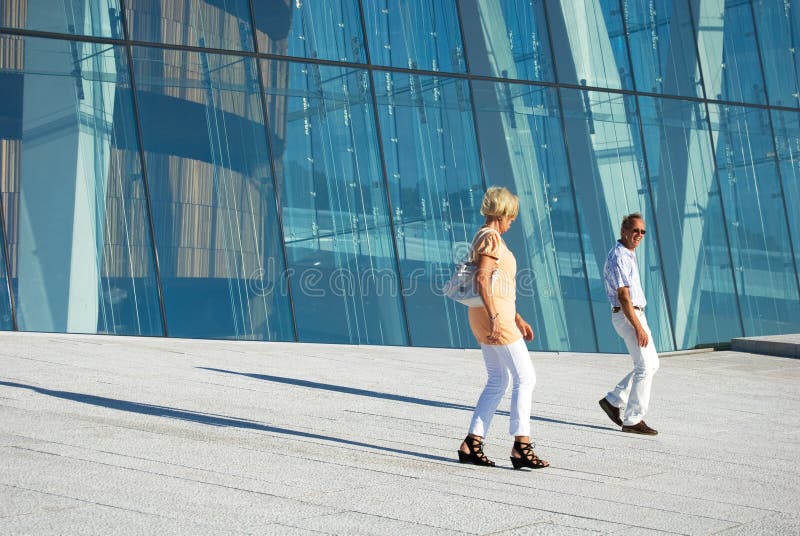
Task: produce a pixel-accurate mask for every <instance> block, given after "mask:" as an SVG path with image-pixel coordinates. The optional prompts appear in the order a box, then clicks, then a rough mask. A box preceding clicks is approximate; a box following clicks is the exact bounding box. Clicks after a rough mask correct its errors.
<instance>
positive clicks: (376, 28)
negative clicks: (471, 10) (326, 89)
mask: <svg viewBox="0 0 800 536" xmlns="http://www.w3.org/2000/svg"><path fill="white" fill-rule="evenodd" d="M362 3H363V5H364V22H365V24H366V28H367V41H368V43H369V52H370V60H371V61H372V63H373V64H375V65H388V66H391V67H404V68H406V69H423V70H428V71H447V72H458V73H463V72H466V66H465V64H464V49H463V47H462V45H461V32H460V31H459V29H458V13H457V12H456V3H455V0H437V1H435V2H429V1H426V0H393V1H391V2H389V1H387V0H363V2H362Z"/></svg>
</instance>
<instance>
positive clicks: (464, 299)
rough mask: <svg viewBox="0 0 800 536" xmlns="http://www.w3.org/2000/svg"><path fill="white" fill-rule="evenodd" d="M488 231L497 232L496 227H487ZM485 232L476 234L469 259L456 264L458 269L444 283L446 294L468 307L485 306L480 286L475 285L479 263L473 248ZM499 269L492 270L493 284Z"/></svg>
mask: <svg viewBox="0 0 800 536" xmlns="http://www.w3.org/2000/svg"><path fill="white" fill-rule="evenodd" d="M487 232H493V233H496V232H497V231H495V230H494V229H487ZM483 235H484V233H479V234H476V235H475V238H474V239H473V240H472V244H471V245H470V247H469V255H468V256H467V259H465V260H462V261H461V262H459V263H457V264H456V271H455V273H454V274H453V277H451V278H450V280H449V281H448V282H447V283H445V284H444V287H443V288H442V290H443V292H444V295H445V296H447V297H448V298H450V299H451V300H455V301H457V302H458V303H461V304H463V305H466V306H467V307H483V299H481V295H480V294H479V293H478V288H477V287H476V286H475V273H476V272H477V271H478V264H477V263H476V262H475V260H474V259H473V252H472V250H473V248H474V247H475V242H476V241H477V240H478V237H480V236H483ZM496 276H497V271H493V272H492V285H494V280H495V277H496Z"/></svg>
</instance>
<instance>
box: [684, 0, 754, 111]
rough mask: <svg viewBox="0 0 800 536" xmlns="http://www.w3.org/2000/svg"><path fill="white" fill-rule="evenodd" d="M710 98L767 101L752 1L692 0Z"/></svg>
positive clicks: (705, 81)
mask: <svg viewBox="0 0 800 536" xmlns="http://www.w3.org/2000/svg"><path fill="white" fill-rule="evenodd" d="M691 3H692V9H693V11H694V17H695V20H697V21H698V23H697V45H698V48H699V49H700V62H701V65H702V66H703V82H704V83H705V86H706V95H707V96H708V98H710V99H721V100H731V101H740V102H757V103H766V94H765V92H764V79H763V77H762V76H761V63H760V62H759V60H758V44H757V43H756V36H755V30H754V29H753V17H752V14H751V11H750V4H749V3H748V2H742V1H741V0H726V1H725V3H724V5H723V4H722V3H720V2H704V1H702V0H691Z"/></svg>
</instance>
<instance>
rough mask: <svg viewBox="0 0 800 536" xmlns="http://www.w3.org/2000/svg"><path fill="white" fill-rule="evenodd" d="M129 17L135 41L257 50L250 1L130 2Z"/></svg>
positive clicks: (156, 0) (163, 0)
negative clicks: (254, 48) (254, 45)
mask: <svg viewBox="0 0 800 536" xmlns="http://www.w3.org/2000/svg"><path fill="white" fill-rule="evenodd" d="M125 14H126V19H127V21H128V28H129V31H130V37H131V39H133V40H134V41H151V42H154V43H167V44H170V45H188V46H194V47H208V48H221V49H226V50H247V51H251V50H253V32H252V29H251V25H250V6H249V5H248V1H247V0H126V2H125Z"/></svg>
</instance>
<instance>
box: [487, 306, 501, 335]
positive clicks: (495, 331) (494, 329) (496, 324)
mask: <svg viewBox="0 0 800 536" xmlns="http://www.w3.org/2000/svg"><path fill="white" fill-rule="evenodd" d="M489 326H490V327H491V331H490V332H489V337H488V339H489V341H490V342H497V341H498V340H499V339H500V334H501V333H502V330H501V329H500V314H499V313H495V316H494V318H493V317H492V315H489Z"/></svg>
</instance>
